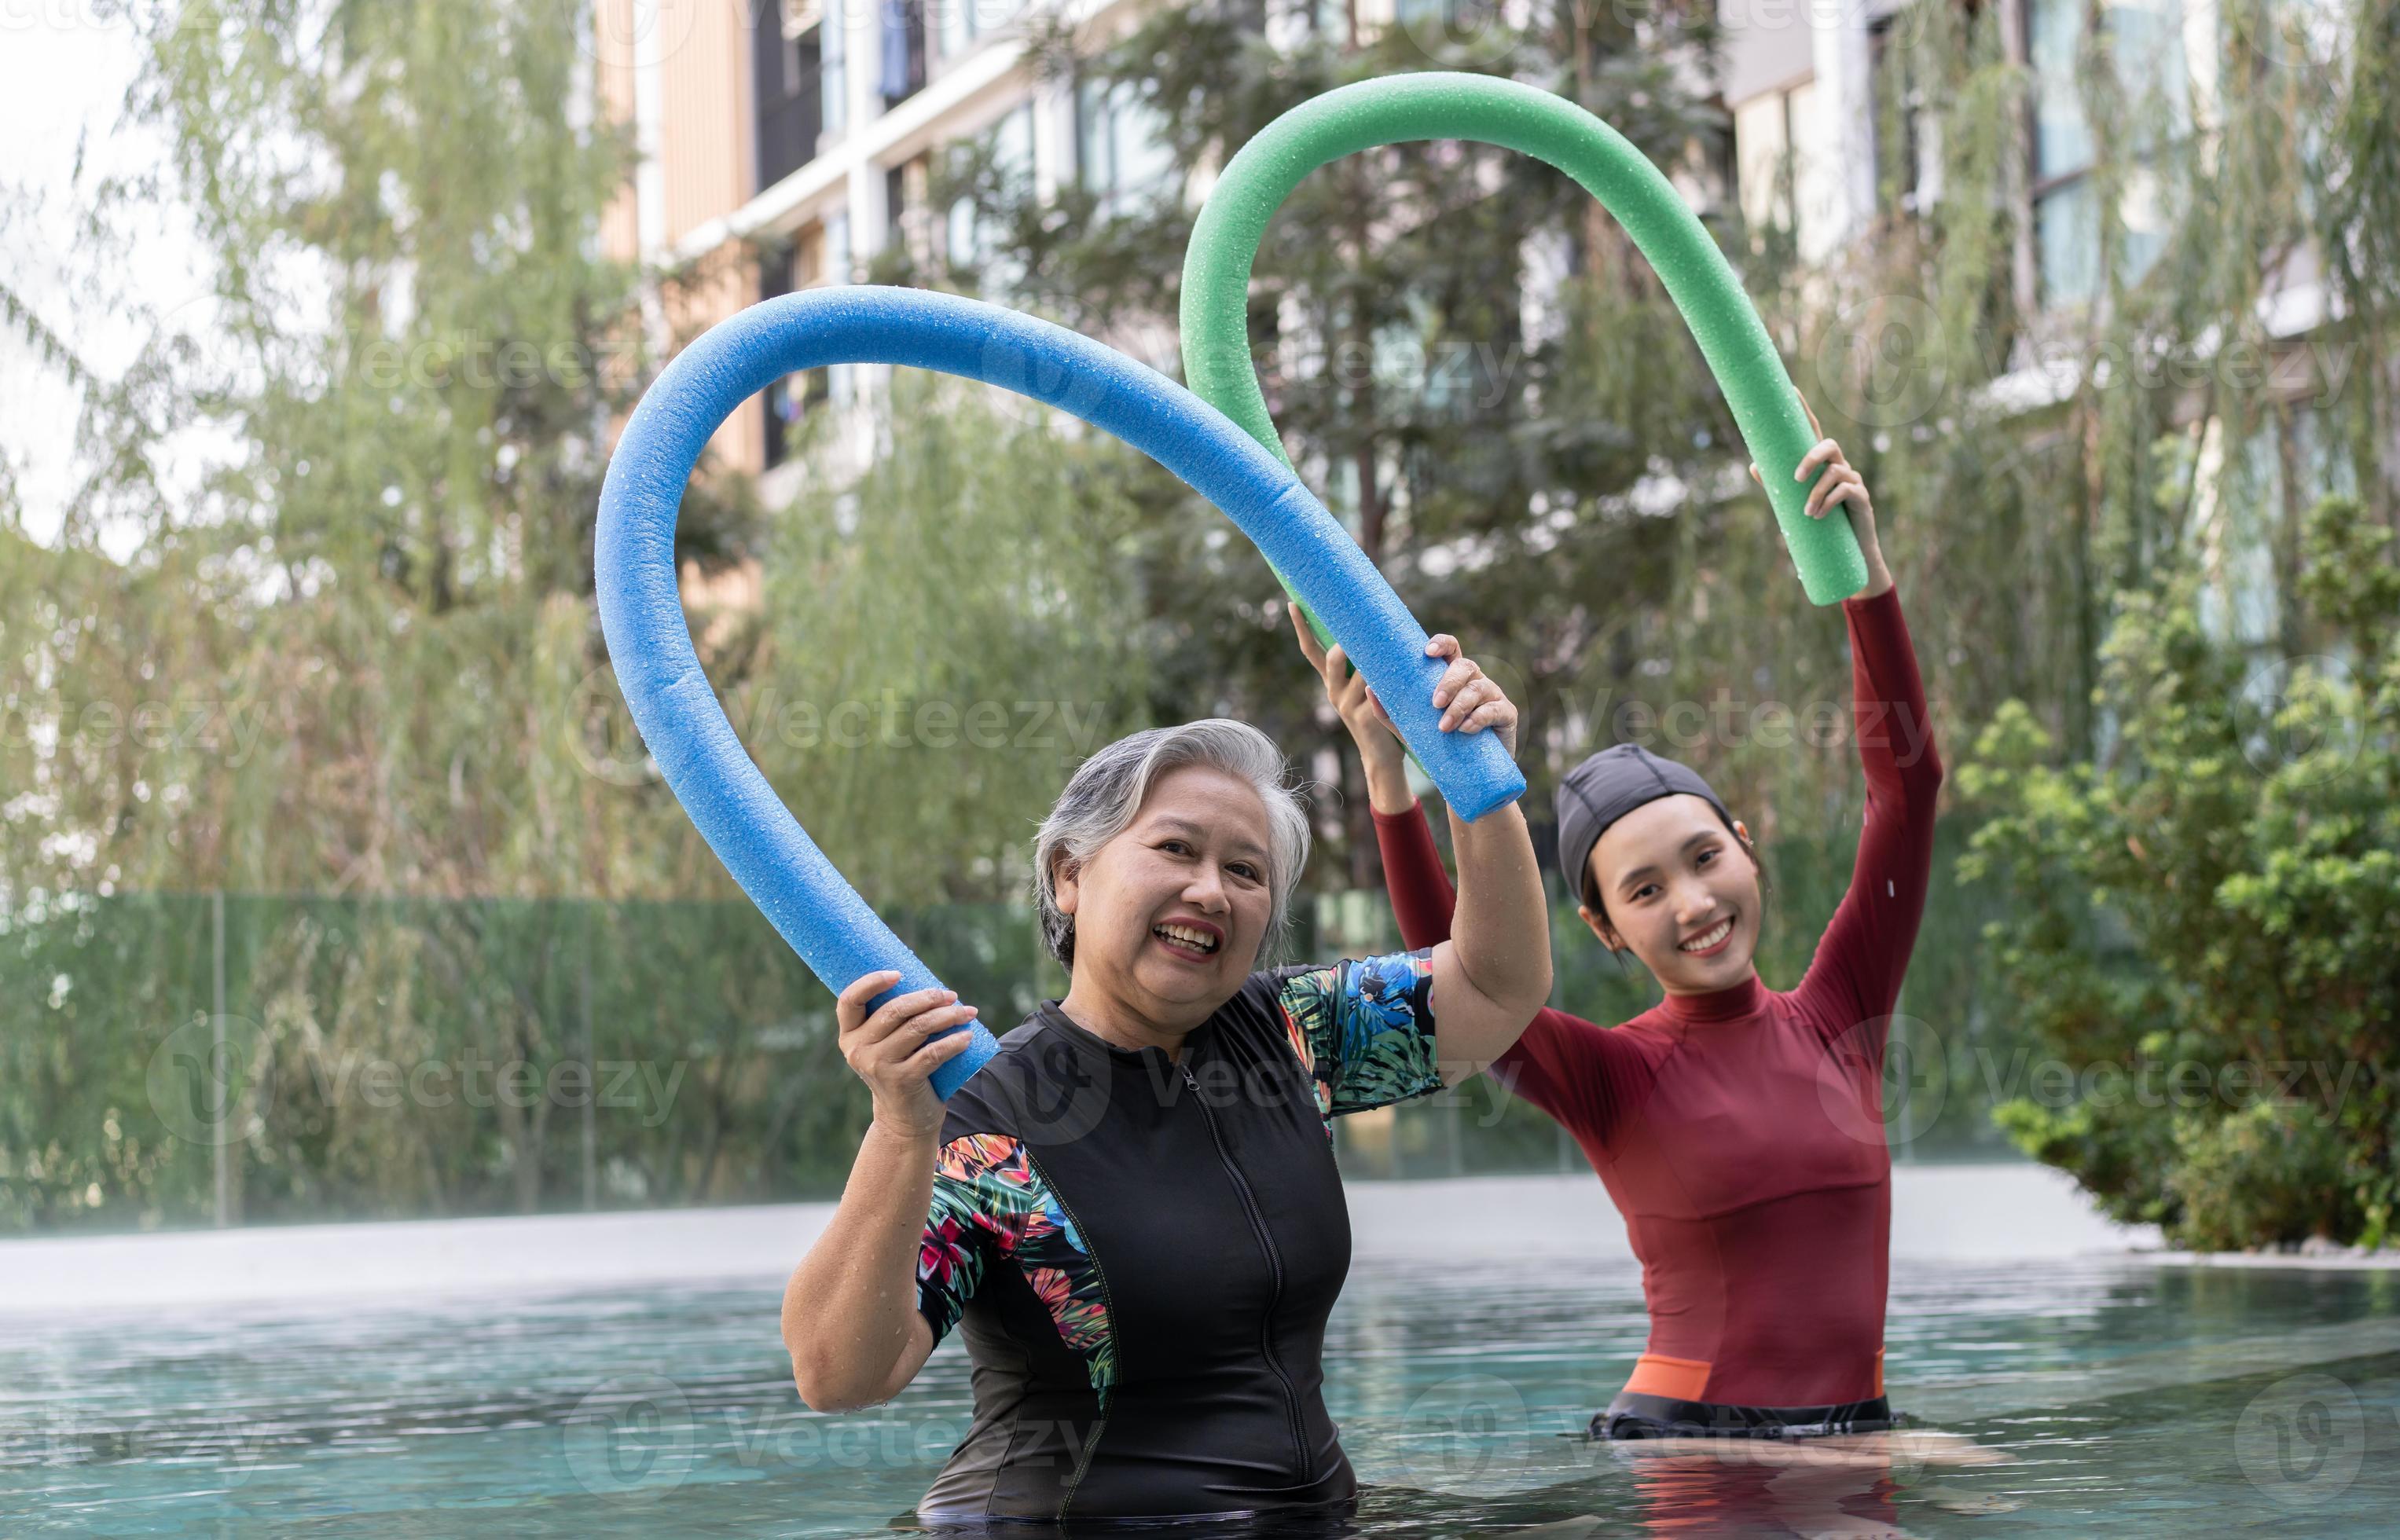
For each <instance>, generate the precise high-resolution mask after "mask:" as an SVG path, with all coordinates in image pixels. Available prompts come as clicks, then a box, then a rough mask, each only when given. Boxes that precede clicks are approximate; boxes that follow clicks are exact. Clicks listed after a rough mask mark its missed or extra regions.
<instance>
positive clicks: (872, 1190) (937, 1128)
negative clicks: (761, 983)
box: [784, 972, 975, 1411]
mask: <svg viewBox="0 0 2400 1540" xmlns="http://www.w3.org/2000/svg"><path fill="white" fill-rule="evenodd" d="M899 978H900V975H899V974H896V973H891V972H882V973H873V974H864V975H863V976H861V977H859V978H858V979H856V980H854V981H853V982H852V984H851V986H850V988H847V989H844V990H843V991H842V992H841V995H840V998H839V1000H838V1001H837V1002H836V1004H835V1015H836V1018H837V1019H838V1021H839V1024H840V1029H841V1036H840V1041H841V1051H842V1056H843V1057H844V1058H846V1059H848V1060H849V1061H850V1067H851V1068H852V1070H856V1071H857V1072H858V1076H859V1078H860V1079H862V1080H864V1081H866V1083H867V1085H868V1086H869V1087H870V1088H872V1090H873V1091H874V1093H875V1121H874V1122H873V1123H871V1124H868V1125H867V1130H866V1138H865V1139H863V1140H862V1141H861V1142H860V1144H859V1147H858V1159H857V1160H856V1161H855V1162H853V1163H852V1165H851V1169H850V1180H849V1182H848V1183H847V1184H846V1185H845V1186H844V1187H843V1188H842V1190H841V1202H840V1204H839V1206H836V1208H835V1209H834V1215H833V1219H832V1220H831V1221H830V1222H828V1223H827V1224H826V1225H825V1233H823V1234H821V1235H819V1236H818V1237H817V1240H816V1244H815V1245H814V1246H811V1247H809V1254H808V1255H807V1256H806V1257H804V1258H802V1259H801V1261H800V1265H799V1266H798V1268H797V1269H796V1270H795V1271H794V1272H793V1274H792V1279H791V1282H790V1283H789V1284H788V1285H786V1286H785V1288H784V1346H785V1347H786V1348H788V1349H789V1350H790V1352H791V1355H792V1378H793V1381H794V1383H796V1384H797V1385H798V1387H799V1392H800V1398H801V1399H802V1400H804V1401H806V1402H808V1404H809V1405H810V1406H811V1408H813V1409H814V1410H816V1411H851V1410H852V1409H854V1408H857V1407H862V1406H871V1405H873V1404H875V1403H876V1402H878V1401H888V1400H890V1399H891V1398H892V1397H894V1396H896V1395H898V1394H899V1393H900V1390H901V1387H903V1386H904V1385H906V1384H907V1383H908V1382H909V1381H910V1380H913V1379H915V1378H916V1377H917V1370H920V1369H922V1368H923V1367H924V1366H925V1359H926V1358H927V1357H928V1356H930V1355H931V1354H932V1353H933V1351H934V1329H933V1327H932V1326H931V1324H930V1323H928V1322H927V1321H926V1319H925V1317H924V1315H922V1314H921V1313H920V1311H919V1310H918V1308H917V1261H918V1255H919V1246H920V1240H921V1238H922V1236H923V1233H924V1228H925V1213H926V1210H927V1208H928V1207H929V1206H931V1205H932V1202H933V1196H934V1165H935V1163H936V1161H937V1159H938V1158H939V1154H940V1140H941V1133H942V1103H941V1100H940V1098H939V1097H935V1096H934V1089H933V1086H932V1084H931V1083H930V1077H931V1076H932V1074H933V1072H934V1069H935V1068H936V1067H937V1066H939V1065H941V1064H943V1063H945V1062H947V1061H948V1060H949V1059H951V1058H953V1057H955V1056H958V1055H959V1054H961V1053H963V1052H964V1051H965V1049H966V1045H967V1043H968V1034H966V1033H965V1032H955V1031H954V1032H950V1033H949V1035H948V1037H938V1038H937V1037H935V1034H937V1033H940V1032H944V1031H948V1029H951V1028H954V1027H960V1026H963V1025H964V1024H965V1023H966V1022H968V1021H969V1020H972V1019H973V1018H974V1016H975V1007H973V1006H971V1005H961V1004H958V1003H956V1002H957V1000H958V995H957V994H956V993H955V992H954V991H951V990H948V989H920V990H917V991H915V992H913V993H910V994H905V995H896V996H894V997H893V999H891V1000H889V1001H887V1002H884V1004H883V1006H882V1007H881V1008H880V1010H878V1011H876V1012H875V1013H874V1014H873V1015H868V1014H867V1012H866V1002H868V1001H870V1000H872V999H874V998H875V996H876V995H878V994H879V993H880V992H882V991H883V990H885V989H888V988H891V987H892V986H893V984H895V983H897V982H899ZM928 1039H933V1041H930V1042H929V1041H927V1040H928Z"/></svg>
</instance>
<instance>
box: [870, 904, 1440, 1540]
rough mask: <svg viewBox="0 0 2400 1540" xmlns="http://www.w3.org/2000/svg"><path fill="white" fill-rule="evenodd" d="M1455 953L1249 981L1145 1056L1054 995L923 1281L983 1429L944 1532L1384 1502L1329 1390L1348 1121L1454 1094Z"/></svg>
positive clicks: (947, 1489) (970, 1104)
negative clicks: (958, 1331)
mask: <svg viewBox="0 0 2400 1540" xmlns="http://www.w3.org/2000/svg"><path fill="white" fill-rule="evenodd" d="M1431 955H1432V954H1431V952H1430V950H1429V949H1428V950H1426V951H1419V952H1406V953H1395V954H1392V955H1390V956H1386V957H1375V958H1368V959H1365V960H1363V961H1351V962H1341V963H1335V964H1331V965H1327V966H1317V967H1297V968H1285V969H1279V970H1275V971H1272V972H1265V973H1258V974H1251V975H1250V977H1249V978H1248V981H1247V982H1246V983H1245V984H1244V985H1243V986H1242V988H1241V989H1240V990H1239V992H1237V993H1236V994H1235V995H1234V998H1233V999H1232V1000H1231V1001H1229V1002H1226V1003H1225V1004H1224V1005H1223V1006H1222V1007H1220V1009H1219V1010H1218V1011H1217V1012H1216V1014H1215V1015H1211V1016H1210V1017H1209V1018H1208V1019H1207V1021H1206V1022H1204V1023H1202V1024H1201V1025H1200V1026H1199V1027H1198V1028H1196V1029H1193V1032H1192V1033H1191V1035H1190V1036H1189V1037H1187V1038H1186V1039H1185V1040H1184V1044H1183V1056H1182V1059H1181V1061H1180V1063H1178V1062H1176V1061H1174V1060H1170V1059H1169V1058H1168V1057H1167V1056H1166V1054H1165V1053H1164V1052H1163V1051H1162V1050H1160V1049H1156V1048H1144V1049H1140V1050H1133V1049H1125V1048H1119V1047H1117V1046H1115V1045H1113V1044H1111V1043H1107V1042H1105V1041H1104V1040H1102V1039H1100V1038H1098V1037H1096V1036H1094V1035H1093V1034H1092V1033H1090V1032H1087V1031H1085V1030H1084V1029H1083V1028H1081V1027H1078V1026H1076V1025H1075V1024H1074V1023H1073V1022H1071V1021H1070V1020H1069V1019H1068V1018H1067V1017H1066V1015H1064V1014H1063V1013H1062V1012H1060V1011H1059V1009H1058V1007H1057V1002H1043V1005H1042V1006H1041V1007H1040V1008H1039V1009H1037V1010H1036V1011H1035V1012H1034V1013H1033V1015H1031V1016H1030V1017H1029V1018H1028V1019H1027V1020H1026V1022H1025V1024H1024V1025H1023V1026H1021V1027H1019V1028H1017V1029H1016V1030H1015V1031H1012V1032H1010V1033H1009V1034H1007V1036H1005V1037H1004V1038H1002V1040H1001V1051H1000V1053H999V1055H998V1056H996V1057H994V1058H993V1059H992V1060H991V1062H990V1063H989V1064H987V1065H985V1066H984V1068H983V1069H982V1070H979V1071H978V1072H977V1073H976V1074H975V1078H974V1079H972V1080H970V1081H968V1082H967V1083H966V1084H965V1085H963V1086H961V1088H960V1090H959V1092H958V1094H957V1095H956V1096H954V1097H951V1099H950V1102H949V1106H948V1112H947V1116H946V1118H945V1121H944V1124H943V1129H942V1140H943V1142H942V1150H941V1157H940V1163H939V1165H938V1166H937V1168H936V1170H935V1174H934V1203H933V1209H932V1212H931V1214H930V1215H929V1216H928V1218H927V1220H926V1224H925V1233H924V1239H923V1244H922V1247H921V1249H920V1253H919V1261H918V1267H917V1276H918V1284H917V1295H918V1308H919V1309H920V1311H922V1312H923V1313H924V1315H925V1318H926V1320H927V1321H928V1322H930V1323H931V1324H932V1326H933V1328H934V1338H935V1340H936V1341H937V1342H938V1341H939V1340H940V1338H941V1337H942V1335H943V1334H944V1333H946V1332H948V1330H949V1329H950V1328H951V1327H952V1326H953V1325H954V1324H957V1325H961V1326H962V1327H963V1329H964V1334H965V1338H966V1343H967V1352H968V1355H969V1356H970V1357H971V1358H972V1359H973V1361H974V1382H975V1420H974V1423H973V1424H972V1426H971V1427H970V1428H969V1430H968V1432H967V1436H966V1438H964V1439H963V1440H962V1441H961V1443H960V1445H959V1447H958V1448H957V1449H956V1450H955V1451H952V1453H951V1455H950V1458H949V1461H948V1464H947V1465H944V1466H943V1468H942V1473H941V1476H940V1477H939V1478H938V1479H936V1480H935V1481H934V1486H933V1490H932V1491H930V1492H927V1493H926V1494H925V1497H924V1500H923V1501H922V1502H921V1503H920V1505H919V1507H918V1512H919V1514H920V1517H922V1518H925V1519H945V1520H948V1519H961V1518H1025V1519H1061V1518H1067V1517H1070V1516H1073V1517H1094V1518H1103V1517H1104V1518H1138V1517H1168V1516H1184V1515H1196V1514H1233V1513H1246V1512H1262V1511H1275V1510H1291V1509H1300V1508H1308V1507H1316V1506H1326V1505H1334V1504H1344V1503H1347V1502H1348V1501H1349V1500H1350V1499H1351V1498H1352V1497H1353V1496H1354V1495H1355V1492H1356V1490H1357V1482H1356V1480H1355V1479H1354V1478H1353V1477H1352V1475H1351V1470H1350V1463H1349V1461H1348V1460H1347V1459H1346V1458H1345V1457H1344V1456H1343V1452H1342V1446H1341V1444H1340V1443H1339V1442H1338V1441H1337V1439H1336V1438H1335V1436H1334V1427H1333V1424H1332V1421H1331V1420H1330V1418H1329V1417H1328V1416H1327V1415H1326V1411H1325V1401H1324V1397H1323V1396H1322V1394H1321V1386H1322V1383H1323V1372H1322V1370H1321V1369H1320V1366H1319V1363H1318V1358H1319V1356H1320V1353H1321V1351H1322V1348H1323V1345H1324V1337H1325V1320H1326V1316H1327V1315H1328V1314H1329V1313H1330V1311H1331V1310H1332V1308H1333V1301H1334V1297H1335V1296H1336V1295H1337V1294H1339V1293H1340V1292H1341V1288H1342V1282H1343V1275H1344V1274H1346V1273H1347V1272H1348V1271H1349V1266H1350V1223H1349V1212H1348V1209H1347V1206H1345V1204H1344V1202H1343V1194H1342V1181H1341V1177H1340V1175H1339V1173H1338V1172H1337V1171H1336V1170H1335V1168H1334V1163H1333V1150H1332V1138H1331V1135H1332V1119H1333V1117H1334V1116H1336V1115H1338V1114H1341V1113H1343V1112H1354V1111H1364V1110H1365V1109H1367V1108H1370V1107H1380V1106H1383V1105H1384V1104H1385V1103H1387V1102H1393V1101H1398V1100H1400V1099H1402V1098H1404V1097H1412V1096H1417V1095H1421V1094H1423V1093H1425V1092H1427V1091H1432V1090H1435V1089H1438V1088H1439V1086H1440V1084H1441V1079H1440V1072H1439V1068H1438V1067H1437V1065H1436V1063H1435V1056H1434V1022H1433V1013H1432V1009H1431V1007H1430V1003H1429V1001H1430V997H1431V994H1432V988H1433V976H1432V967H1431V962H1430V958H1431Z"/></svg>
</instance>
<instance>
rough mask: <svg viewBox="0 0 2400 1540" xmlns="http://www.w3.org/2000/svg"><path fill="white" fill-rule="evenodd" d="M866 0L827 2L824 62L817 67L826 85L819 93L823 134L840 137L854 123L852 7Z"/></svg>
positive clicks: (821, 28) (820, 125)
mask: <svg viewBox="0 0 2400 1540" xmlns="http://www.w3.org/2000/svg"><path fill="white" fill-rule="evenodd" d="M864 4H866V0H825V25H824V26H822V27H820V28H819V29H818V35H819V36H820V37H822V38H823V39H824V40H825V41H824V45H823V48H822V50H821V51H822V53H823V55H824V57H823V59H822V60H821V61H820V62H819V63H818V65H817V77H818V79H819V80H820V81H821V82H822V85H821V87H820V89H819V90H818V92H817V97H818V103H819V106H818V114H819V116H820V117H821V118H822V119H823V121H822V122H821V123H820V124H819V125H818V130H819V132H820V133H822V134H838V133H839V132H841V130H842V129H844V128H846V127H847V126H848V125H849V123H850V7H852V6H857V5H864Z"/></svg>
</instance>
